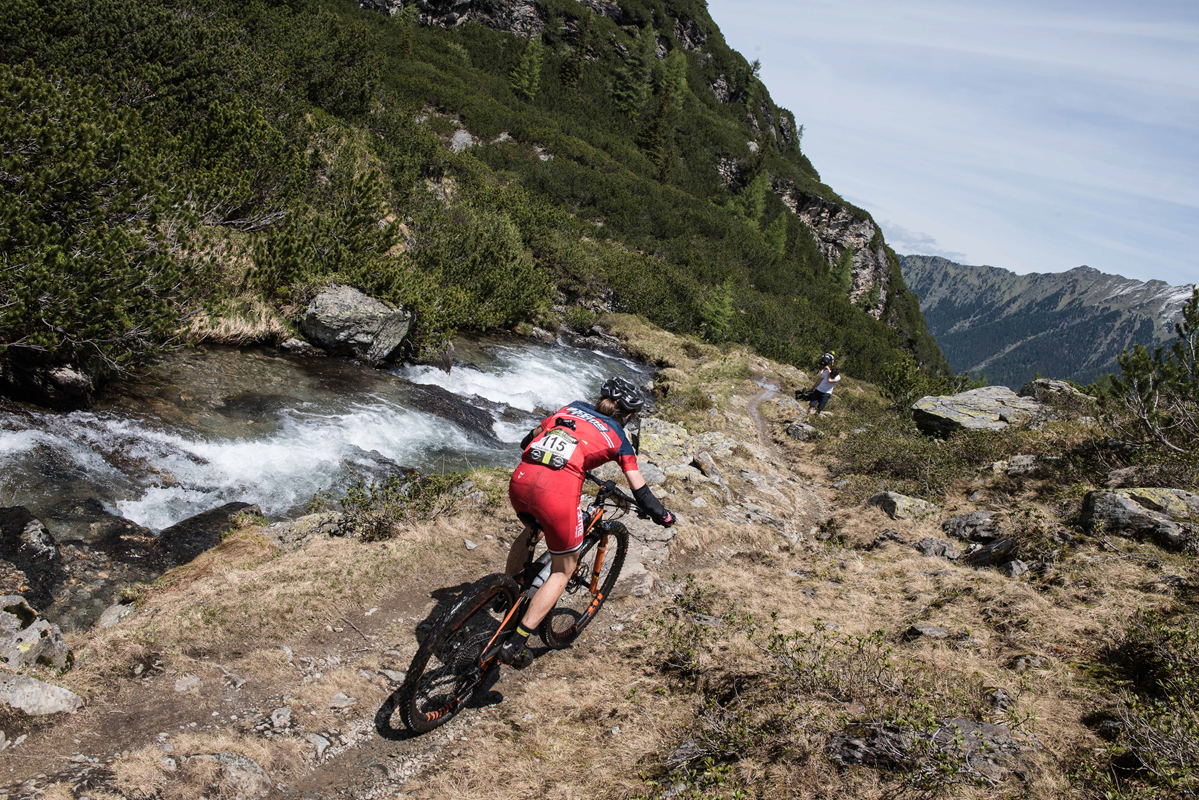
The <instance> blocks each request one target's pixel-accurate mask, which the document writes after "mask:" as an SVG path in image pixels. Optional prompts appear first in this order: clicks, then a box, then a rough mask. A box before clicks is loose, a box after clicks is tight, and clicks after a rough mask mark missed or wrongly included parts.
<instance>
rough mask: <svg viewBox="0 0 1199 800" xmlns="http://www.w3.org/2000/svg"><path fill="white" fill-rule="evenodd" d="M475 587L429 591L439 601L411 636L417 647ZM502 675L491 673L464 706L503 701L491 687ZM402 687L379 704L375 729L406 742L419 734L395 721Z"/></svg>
mask: <svg viewBox="0 0 1199 800" xmlns="http://www.w3.org/2000/svg"><path fill="white" fill-rule="evenodd" d="M472 586H474V583H473V582H470V581H467V582H465V583H459V584H456V585H454V586H443V587H441V588H439V589H434V590H433V591H431V592H429V597H431V598H433V599H434V600H436V601H437V602H436V603H435V604H434V606H433V608H432V609H431V610H430V611H429V613H428V614H427V615H426V616H425V618H424V619H422V620H421V621H420V622H418V623H416V626H415V627H414V628H413V629H412V638H413V639H415V640H416V644H417V645H418V646H419V645H420V643H421V642H422V641H423V639H424V635H425V634H426V633H427V632H428V631H429V630H430V629H431V628H432V627H433V625H434V623H436V622H437V621H438V619H440V618H441V616H442V615H443V614H445V613H446V612H447V611H448V610H449V609H450V608H451V607H452V606H453V605H454V604H455V603H456V602H458V599H459V598H460V597H462V595H463V594H464V593H465V592H466V591H467V590H468V589H470V588H471V587H472ZM499 676H500V670H499V669H498V668H497V669H493V670H492V671H491V672H490V673H488V675H487V677H486V678H484V679H483V683H482V684H481V685H480V686H479V688H478V690H476V692H475V694H474V696H473V697H472V698H471V699H470V700H469V701H467V703H466V705H465V708H485V707H487V706H492V705H497V704H498V703H500V702H501V701H502V700H503V699H504V696H503V695H502V694H500V693H499V692H497V691H495V690H494V689H493V688H492V687H493V686H494V685H495V682H496V681H497V680H499ZM401 689H403V684H400V685H399V686H397V687H395V689H394V690H393V691H392V693H391V694H390V695H388V697H387V699H386V700H384V701H383V704H382V705H381V706H379V710H378V711H376V712H375V731H376V732H377V733H378V734H379V735H380V736H381V737H383V738H384V739H387V740H389V741H393V742H403V741H407V740H408V739H413V738H415V737H417V736H420V734H419V733H416V732H415V731H411V730H409V729H408V728H407V727H404V726H403V725H402V723H401V726H400V727H396V726H395V725H393V724H392V720H393V718H394V719H397V720H398V719H399V717H398V715H397V713H396V712H397V711H398V709H399V700H400V690H401Z"/></svg>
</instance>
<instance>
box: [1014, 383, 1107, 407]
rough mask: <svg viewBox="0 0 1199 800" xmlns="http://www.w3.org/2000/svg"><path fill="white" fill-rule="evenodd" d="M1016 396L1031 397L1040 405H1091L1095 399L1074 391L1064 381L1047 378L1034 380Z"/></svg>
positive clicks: (1021, 388)
mask: <svg viewBox="0 0 1199 800" xmlns="http://www.w3.org/2000/svg"><path fill="white" fill-rule="evenodd" d="M1016 394H1018V395H1020V396H1021V397H1031V398H1032V399H1034V400H1037V401H1038V402H1041V403H1051V402H1071V403H1084V404H1091V403H1094V402H1095V398H1094V397H1091V396H1090V395H1089V394H1087V393H1086V392H1083V391H1080V390H1078V389H1075V388H1074V387H1073V386H1071V385H1070V384H1068V383H1066V382H1065V381H1055V380H1051V379H1049V378H1036V379H1034V380H1031V381H1028V382H1027V383H1025V384H1024V385H1023V386H1021V387H1020V391H1018V392H1017V393H1016Z"/></svg>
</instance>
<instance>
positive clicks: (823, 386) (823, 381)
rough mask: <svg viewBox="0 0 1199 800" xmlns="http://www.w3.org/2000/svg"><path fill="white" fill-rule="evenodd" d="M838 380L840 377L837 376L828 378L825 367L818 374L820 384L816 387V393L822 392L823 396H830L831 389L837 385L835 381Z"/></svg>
mask: <svg viewBox="0 0 1199 800" xmlns="http://www.w3.org/2000/svg"><path fill="white" fill-rule="evenodd" d="M839 380H841V376H840V375H837V377H835V378H830V377H829V374H828V367H825V368H824V370H822V371H821V373H820V383H819V385H817V386H816V391H818V392H824V393H825V394H832V393H833V387H834V386H836V385H837V381H839Z"/></svg>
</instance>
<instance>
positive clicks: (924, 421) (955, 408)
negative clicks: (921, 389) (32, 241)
mask: <svg viewBox="0 0 1199 800" xmlns="http://www.w3.org/2000/svg"><path fill="white" fill-rule="evenodd" d="M1040 410H1041V404H1040V403H1038V402H1037V401H1036V400H1034V399H1032V398H1030V397H1020V396H1018V395H1017V394H1016V393H1015V392H1013V391H1012V390H1011V389H1009V388H1007V387H1006V386H985V387H983V388H982V389H971V390H970V391H968V392H961V393H960V394H954V395H941V396H938V397H932V396H930V397H922V398H920V399H919V400H917V401H916V402H915V403H914V404H913V405H912V415H913V417H914V419H915V420H916V425H917V426H919V428H920V430H922V431H924V432H925V433H932V434H948V433H953V432H954V431H958V430H986V431H1001V430H1004V429H1005V428H1007V427H1008V426H1009V425H1015V426H1021V425H1024V424H1026V423H1028V422H1030V421H1032V419H1033V417H1035V416H1036V415H1037V413H1038V412H1039V411H1040Z"/></svg>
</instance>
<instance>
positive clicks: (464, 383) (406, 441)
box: [0, 339, 647, 539]
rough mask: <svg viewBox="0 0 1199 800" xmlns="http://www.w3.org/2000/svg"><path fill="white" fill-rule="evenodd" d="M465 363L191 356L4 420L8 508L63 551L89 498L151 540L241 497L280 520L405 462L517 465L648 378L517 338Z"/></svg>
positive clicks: (0, 453)
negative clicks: (23, 513)
mask: <svg viewBox="0 0 1199 800" xmlns="http://www.w3.org/2000/svg"><path fill="white" fill-rule="evenodd" d="M456 362H457V363H456V364H455V366H454V368H453V370H452V371H451V372H450V373H448V374H447V373H445V372H442V371H441V370H439V369H436V368H433V367H395V368H391V369H390V370H386V371H381V370H373V369H370V368H368V367H365V366H361V365H358V364H355V363H353V362H347V361H344V360H340V359H316V358H307V359H299V358H294V357H290V356H285V355H281V354H279V353H275V352H273V351H254V350H251V351H238V350H233V349H224V348H216V349H197V350H193V351H186V352H185V353H182V354H179V355H177V356H173V357H172V358H170V359H168V360H167V361H165V362H164V363H163V365H161V366H160V367H158V368H156V369H155V371H154V372H153V373H152V374H151V375H150V376H148V377H146V378H143V379H141V380H138V381H135V382H130V383H128V384H124V385H120V386H116V387H113V388H112V389H110V391H109V392H108V393H107V394H106V398H105V399H104V400H103V402H102V404H100V405H98V406H97V407H96V408H95V409H94V410H92V411H87V412H74V413H69V414H61V413H54V412H48V411H40V410H33V409H21V410H17V411H0V505H5V506H12V505H23V506H26V507H28V508H29V509H30V511H32V512H33V513H34V514H35V515H36V516H38V517H39V518H41V519H42V520H43V521H45V522H46V523H47V524H48V525H50V527H51V530H52V531H53V532H54V533H55V535H56V536H57V537H58V538H60V539H62V538H73V537H82V538H86V523H85V521H84V519H83V517H84V516H86V515H83V514H82V512H81V511H80V509H81V507H82V506H83V505H84V504H85V501H86V500H88V499H89V498H96V499H98V500H100V501H101V503H102V504H103V505H104V507H105V508H106V509H108V510H109V511H110V512H112V513H116V514H119V515H120V516H123V517H126V518H128V519H130V520H132V521H134V522H136V523H138V524H140V525H144V526H146V527H148V528H151V529H153V530H162V529H163V528H165V527H167V526H170V525H172V524H174V523H176V522H178V521H180V520H182V519H185V518H187V517H189V516H192V515H193V514H197V513H199V512H202V511H206V510H208V509H210V508H213V507H215V506H218V505H221V504H223V503H227V502H230V501H235V500H237V501H244V502H248V503H255V504H257V505H258V506H259V507H261V508H262V510H263V512H264V513H265V514H266V515H267V516H268V517H271V518H281V517H286V516H291V515H295V514H297V513H301V512H302V510H303V508H304V506H305V504H306V503H307V502H308V501H309V500H310V499H311V498H312V497H313V495H314V494H316V493H317V492H331V493H332V494H334V495H337V494H340V492H341V490H342V489H343V488H344V486H345V485H346V484H347V483H349V482H350V481H352V480H353V479H354V478H355V477H356V476H369V477H372V478H378V477H382V476H383V475H386V474H387V473H388V472H391V471H393V470H394V469H395V468H396V467H397V466H399V465H403V466H407V467H415V468H417V469H419V470H422V471H446V470H460V469H466V468H470V467H476V466H499V465H508V464H512V463H514V461H515V459H516V457H517V453H516V446H515V445H514V444H513V443H514V442H518V441H519V440H520V439H521V437H523V436H524V434H525V433H526V432H527V431H528V430H529V428H530V427H532V425H533V424H535V422H536V420H538V419H539V418H540V415H541V414H545V413H550V412H552V411H554V410H555V409H557V408H559V407H561V406H562V405H565V404H566V403H568V402H570V401H572V400H577V399H588V400H593V399H594V398H595V396H596V395H597V393H598V389H599V386H600V384H601V383H602V382H603V381H604V379H605V378H607V377H608V376H610V375H617V374H618V375H625V376H627V377H630V378H632V379H634V380H635V381H636V382H638V383H642V382H644V381H645V380H646V379H647V373H646V372H645V371H644V370H642V369H641V368H640V367H638V366H637V365H635V364H633V363H631V362H629V361H626V360H623V359H617V358H613V357H610V356H606V355H603V354H599V353H594V352H591V351H588V350H581V349H577V348H571V347H564V346H546V345H539V344H534V343H529V342H526V341H523V340H497V339H488V340H481V341H459V342H458V343H457V350H456ZM438 387H440V388H438ZM443 390H444V391H443ZM481 412H482V413H481ZM472 415H473V416H472ZM464 418H466V419H465V421H464ZM471 420H473V423H472V422H471ZM480 420H481V423H480ZM64 534H66V535H65V536H64Z"/></svg>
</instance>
